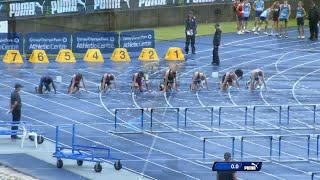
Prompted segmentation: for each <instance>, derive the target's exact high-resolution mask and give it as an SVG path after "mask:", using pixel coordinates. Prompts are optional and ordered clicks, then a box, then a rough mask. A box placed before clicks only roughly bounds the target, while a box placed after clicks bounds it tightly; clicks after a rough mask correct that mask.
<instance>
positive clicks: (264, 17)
mask: <svg viewBox="0 0 320 180" xmlns="http://www.w3.org/2000/svg"><path fill="white" fill-rule="evenodd" d="M271 11H272V9H271V8H268V9H266V10H264V11H263V12H262V13H261V15H260V23H259V26H258V28H256V31H255V32H254V34H259V32H258V29H260V27H261V25H262V24H263V23H265V27H264V34H266V35H268V24H269V23H268V20H269V18H270V14H271Z"/></svg>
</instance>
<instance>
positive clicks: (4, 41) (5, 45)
mask: <svg viewBox="0 0 320 180" xmlns="http://www.w3.org/2000/svg"><path fill="white" fill-rule="evenodd" d="M22 42H23V39H22V35H21V34H19V33H0V53H1V54H5V53H6V51H7V50H9V49H15V50H19V51H20V53H22V49H23V44H22Z"/></svg>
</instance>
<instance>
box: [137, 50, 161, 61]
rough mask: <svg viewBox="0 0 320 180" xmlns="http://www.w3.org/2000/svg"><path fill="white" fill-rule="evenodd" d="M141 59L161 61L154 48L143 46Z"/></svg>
mask: <svg viewBox="0 0 320 180" xmlns="http://www.w3.org/2000/svg"><path fill="white" fill-rule="evenodd" d="M139 60H140V61H159V57H158V54H157V52H156V50H155V49H154V48H143V49H142V51H141V53H140V56H139Z"/></svg>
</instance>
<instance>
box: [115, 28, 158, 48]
mask: <svg viewBox="0 0 320 180" xmlns="http://www.w3.org/2000/svg"><path fill="white" fill-rule="evenodd" d="M154 41H155V38H154V31H153V30H145V31H127V32H122V33H121V34H120V47H122V48H126V49H128V51H133V52H136V51H141V50H142V48H154V46H155V42H154Z"/></svg>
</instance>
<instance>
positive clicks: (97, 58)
mask: <svg viewBox="0 0 320 180" xmlns="http://www.w3.org/2000/svg"><path fill="white" fill-rule="evenodd" d="M83 60H84V61H86V62H104V58H103V56H102V54H101V51H100V49H88V50H87V53H86V55H84V59H83Z"/></svg>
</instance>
